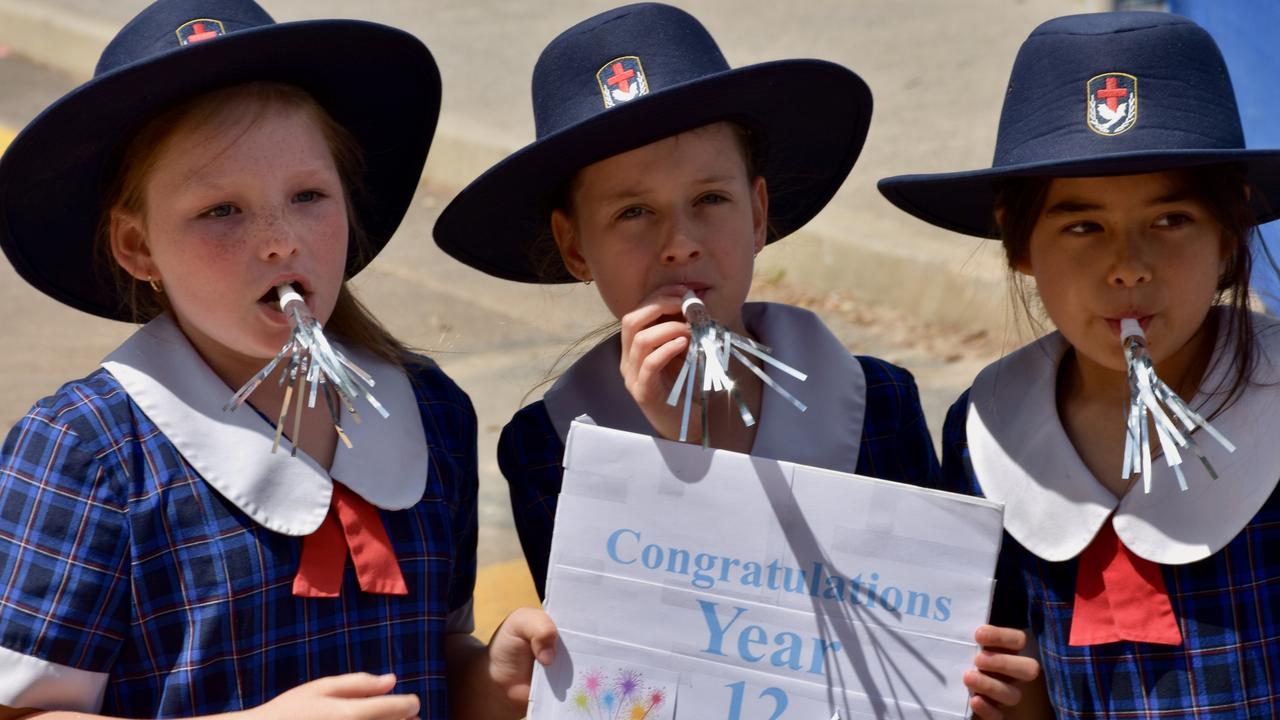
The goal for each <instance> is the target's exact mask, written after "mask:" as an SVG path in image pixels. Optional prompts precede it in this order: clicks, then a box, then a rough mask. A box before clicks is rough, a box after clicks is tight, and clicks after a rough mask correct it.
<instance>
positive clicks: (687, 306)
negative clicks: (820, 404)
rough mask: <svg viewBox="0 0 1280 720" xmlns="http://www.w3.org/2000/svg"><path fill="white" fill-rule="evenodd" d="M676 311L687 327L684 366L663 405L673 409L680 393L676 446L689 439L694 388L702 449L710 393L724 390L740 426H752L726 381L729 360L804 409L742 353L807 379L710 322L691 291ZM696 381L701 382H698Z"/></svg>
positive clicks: (754, 344)
mask: <svg viewBox="0 0 1280 720" xmlns="http://www.w3.org/2000/svg"><path fill="white" fill-rule="evenodd" d="M680 309H681V311H682V312H683V313H684V318H685V320H686V321H688V323H689V335H690V339H689V351H688V352H687V353H685V357H684V366H683V367H681V368H680V374H679V375H677V376H676V382H675V385H674V386H673V387H672V388H671V394H670V395H668V396H667V404H668V405H670V406H672V407H675V404H676V403H677V402H679V399H680V394H681V390H682V389H683V391H684V412H683V414H682V415H681V417H680V442H687V441H688V439H689V412H690V410H691V409H692V408H693V388H694V385H695V384H700V385H701V395H700V403H699V404H700V405H701V411H702V447H707V435H708V434H709V433H708V432H707V396H708V395H709V394H710V393H712V392H719V391H722V390H728V391H729V397H731V398H733V401H734V403H735V404H736V405H737V406H738V413H739V414H740V415H741V416H742V422H743V424H744V425H746V426H747V427H751V426H752V425H755V424H756V419H755V417H753V416H752V415H751V410H749V409H748V408H747V404H746V403H745V402H743V400H742V396H741V395H739V394H738V390H737V388H735V387H734V386H733V380H732V379H731V378H730V377H729V359H730V358H737V360H738V362H740V363H742V364H743V365H745V366H746V367H747V369H748V370H750V371H751V372H752V373H754V374H755V376H756V377H758V378H760V380H761V381H762V382H763V383H764V384H765V385H768V386H769V387H770V388H773V390H774V391H776V392H777V393H778V394H779V395H781V396H782V397H784V398H786V399H787V400H789V401H790V402H791V404H792V405H795V406H796V408H797V409H798V410H799V411H800V412H804V411H805V410H806V409H807V408H808V406H806V405H805V404H804V403H802V402H800V401H799V400H798V399H796V397H795V396H793V395H792V394H791V393H789V392H787V391H786V390H785V389H783V387H782V386H781V385H778V384H777V383H775V382H774V381H773V380H772V379H771V378H770V377H769V376H768V375H767V374H766V373H765V372H764V371H763V370H761V369H760V368H759V367H757V366H756V364H755V363H753V362H751V360H750V358H748V357H747V355H745V354H743V353H747V354H750V355H753V356H755V357H757V358H760V359H761V360H762V361H764V362H767V363H769V364H770V365H772V366H774V367H775V368H777V369H779V370H781V371H782V372H785V373H786V374H788V375H790V376H791V377H794V378H796V379H798V380H800V381H802V382H803V381H804V380H805V378H807V377H808V376H807V375H805V374H804V373H802V372H800V371H799V370H796V369H795V368H793V367H791V366H790V365H787V364H786V363H784V362H782V361H780V360H777V359H775V358H774V357H773V355H772V352H773V351H772V350H770V349H769V348H768V347H765V346H764V345H761V344H760V343H757V342H755V341H754V340H752V339H751V338H744V337H742V336H741V335H738V334H737V333H734V332H733V331H731V330H729V329H728V328H726V327H724V326H723V325H721V324H720V323H718V322H716V321H715V320H713V319H712V318H711V313H709V312H707V306H706V305H705V304H704V303H703V302H702V300H701V299H700V298H698V296H697V295H695V294H694V293H693V291H692V290H690V291H687V292H685V294H684V302H683V303H682V304H681V306H680ZM699 377H701V382H699V380H698V378H699Z"/></svg>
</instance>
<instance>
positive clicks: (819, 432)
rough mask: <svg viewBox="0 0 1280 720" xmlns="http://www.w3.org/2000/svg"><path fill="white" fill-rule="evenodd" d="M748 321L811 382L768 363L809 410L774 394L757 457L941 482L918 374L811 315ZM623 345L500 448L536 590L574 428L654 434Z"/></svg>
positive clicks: (768, 313)
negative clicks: (859, 346) (588, 423)
mask: <svg viewBox="0 0 1280 720" xmlns="http://www.w3.org/2000/svg"><path fill="white" fill-rule="evenodd" d="M742 314H743V320H744V322H745V324H746V327H747V330H748V331H749V332H750V333H751V335H752V336H753V337H755V338H756V339H757V340H758V341H759V342H761V343H763V344H765V345H767V346H769V347H770V348H772V350H773V354H774V356H775V357H777V358H778V359H779V360H781V361H782V362H784V363H786V364H788V365H790V366H792V367H794V368H797V369H799V370H801V371H803V372H805V373H807V374H808V376H809V378H808V380H807V381H805V382H800V381H797V380H795V379H794V378H792V377H790V376H788V375H786V374H785V373H782V372H780V371H777V370H775V369H773V368H771V367H768V366H766V368H765V371H766V372H767V373H768V375H769V377H770V378H771V379H772V380H774V381H775V382H777V383H778V384H779V385H782V386H783V387H785V388H786V389H787V391H788V392H790V393H791V394H792V395H794V396H796V397H797V398H799V399H800V400H801V401H802V402H804V403H805V404H806V405H808V410H807V411H805V412H803V413H801V412H800V411H799V410H797V409H796V408H795V407H794V406H792V405H791V403H789V402H788V401H787V400H786V399H784V398H782V397H781V396H779V395H778V394H777V393H776V392H774V391H772V390H770V389H769V388H765V389H764V394H763V397H762V399H761V407H760V413H759V417H758V418H757V422H758V423H759V427H758V428H757V430H756V438H755V444H754V445H753V446H752V449H751V454H752V455H755V456H757V457H763V458H770V459H773V460H787V461H791V462H796V463H801V464H804V465H812V466H816V467H822V468H829V469H833V470H839V471H843V472H851V473H857V474H859V475H868V476H871V477H877V478H884V479H888V480H896V481H900V482H905V483H910V484H912V485H919V486H924V487H934V486H936V485H937V484H938V483H939V472H940V470H939V466H938V460H937V454H936V453H935V452H934V449H933V441H932V440H931V439H930V436H929V429H928V427H927V425H926V424H925V418H924V411H923V410H922V409H921V407H920V396H919V393H918V391H917V390H916V385H915V380H914V378H912V377H911V374H910V373H908V372H907V371H906V370H904V369H902V368H900V367H896V366H894V365H891V364H889V363H887V362H884V361H883V360H878V359H876V358H872V357H862V356H854V355H852V354H850V353H849V351H848V349H846V348H845V346H844V345H843V344H842V343H841V342H840V341H839V340H838V339H837V338H836V337H835V336H834V335H832V334H831V331H830V330H828V329H827V327H826V325H825V324H824V323H823V322H822V320H821V319H819V318H818V316H817V315H815V314H814V313H812V312H809V311H808V310H804V309H802V308H797V307H793V306H790V305H782V304H777V303H746V304H745V305H744V306H743V309H742ZM621 348H622V345H621V340H620V338H618V337H617V336H615V337H613V338H610V339H609V340H606V341H605V342H603V343H601V344H600V345H598V346H596V347H595V348H593V349H592V350H591V351H589V352H588V353H586V354H585V355H583V356H582V358H580V359H579V360H578V361H577V362H576V363H574V364H573V365H572V366H571V367H570V368H569V369H568V370H567V371H566V372H565V373H564V374H563V375H562V376H560V378H559V379H558V380H557V381H556V383H555V384H554V385H552V387H551V388H550V389H549V390H547V392H546V394H545V395H544V397H543V399H542V400H541V401H539V402H535V403H532V404H530V405H528V406H526V407H524V408H523V409H521V410H520V411H519V412H518V413H516V415H515V416H514V417H513V418H512V419H511V422H509V423H508V424H507V426H506V427H505V428H503V430H502V436H501V438H500V439H499V442H498V464H499V466H500V467H501V469H502V474H503V475H504V476H505V477H506V478H507V483H508V485H509V488H510V491H511V509H512V514H513V515H514V517H515V524H516V530H517V532H518V534H519V536H520V543H521V545H522V546H523V548H524V554H525V558H526V559H527V560H528V562H529V569H530V571H531V572H532V573H533V578H534V583H535V584H536V585H537V588H538V593H539V595H542V594H544V588H545V583H546V576H547V562H548V559H549V557H550V554H551V533H552V528H553V525H554V520H555V513H556V502H557V500H558V498H559V495H560V485H561V482H562V480H563V474H564V468H563V466H562V464H561V462H562V460H563V458H564V441H565V437H566V436H567V434H568V432H569V424H570V423H571V422H572V421H573V419H574V418H576V417H578V416H579V415H589V416H590V417H591V419H592V420H593V421H594V422H596V423H597V424H599V425H602V426H605V427H611V428H617V429H620V430H627V431H629V432H635V433H641V434H645V435H656V434H657V433H656V432H655V431H654V429H653V427H652V426H651V425H650V424H649V422H648V420H647V419H646V418H645V416H644V412H643V411H642V410H641V409H640V407H639V406H638V405H636V403H635V401H634V400H633V399H632V397H631V395H630V393H628V392H627V389H626V387H625V386H624V384H623V381H622V375H621V374H620V373H619V371H618V366H619V362H620V359H621Z"/></svg>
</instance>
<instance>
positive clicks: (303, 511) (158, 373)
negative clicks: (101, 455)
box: [102, 314, 429, 536]
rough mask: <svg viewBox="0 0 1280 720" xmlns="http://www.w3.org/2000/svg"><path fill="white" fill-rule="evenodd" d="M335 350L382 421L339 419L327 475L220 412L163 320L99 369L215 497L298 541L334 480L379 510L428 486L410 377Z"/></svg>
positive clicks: (253, 420) (248, 423) (190, 352)
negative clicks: (343, 437) (346, 441)
mask: <svg viewBox="0 0 1280 720" xmlns="http://www.w3.org/2000/svg"><path fill="white" fill-rule="evenodd" d="M334 345H335V346H338V347H340V349H341V350H342V352H343V353H345V354H346V355H347V356H348V357H350V358H352V360H353V361H354V362H355V363H356V364H358V365H359V366H360V367H362V368H363V369H364V370H365V371H366V372H368V373H369V375H371V376H372V377H373V379H374V381H375V383H376V385H375V387H374V393H375V396H376V397H377V398H378V401H379V402H381V403H382V404H383V405H384V406H385V407H386V409H387V411H388V412H389V413H390V417H389V418H387V419H386V420H384V419H382V417H380V416H379V415H378V414H377V413H376V412H374V411H373V409H372V408H362V411H361V413H360V414H361V417H362V418H363V422H361V423H358V424H357V423H355V422H354V421H353V420H352V419H350V418H349V417H348V419H347V420H346V421H344V423H343V426H342V429H343V430H344V431H345V432H346V433H347V435H348V437H350V438H351V443H352V445H353V448H352V449H350V450H348V449H347V448H346V447H345V446H344V445H342V444H341V443H339V444H338V447H337V451H336V453H335V454H334V457H333V467H332V468H331V469H330V470H329V471H326V470H325V469H324V468H323V467H321V466H320V465H319V464H318V463H317V462H316V461H315V460H313V459H312V458H310V457H309V456H307V455H306V454H305V453H298V456H297V457H291V456H290V455H289V451H290V450H291V449H292V446H291V445H290V443H289V441H288V439H286V438H281V440H280V450H279V451H278V452H276V453H274V454H273V453H272V452H271V445H272V442H273V441H274V439H275V429H274V428H272V426H271V425H270V424H269V423H268V422H267V421H265V420H263V419H262V417H261V416H259V415H258V414H257V413H255V412H254V411H253V409H252V408H249V407H241V408H239V409H237V410H235V411H232V412H226V411H224V410H223V409H222V408H223V406H224V405H226V403H227V400H229V399H230V398H231V395H232V392H233V390H232V389H231V388H229V387H227V384H226V383H224V382H223V381H222V379H221V378H219V377H218V376H217V375H215V374H214V372H213V370H212V369H210V368H209V366H208V365H207V364H206V363H205V361H204V359H203V358H201V357H200V355H199V354H198V353H197V352H196V350H195V348H194V347H192V346H191V343H190V342H189V341H188V340H187V338H186V336H185V335H183V333H182V331H181V330H180V329H179V328H178V326H177V324H176V323H174V322H173V319H172V318H171V317H170V316H169V315H168V314H163V315H160V316H159V317H157V318H156V319H154V320H152V321H151V322H150V323H148V324H146V325H145V326H143V327H141V328H139V329H138V331H137V332H135V333H134V334H133V335H132V336H131V337H130V338H129V339H128V340H126V341H125V342H124V344H123V345H121V346H120V347H119V348H117V349H116V350H115V351H114V352H112V353H111V354H110V355H108V356H107V357H106V359H105V360H103V361H102V366H103V367H104V368H106V369H107V371H108V372H110V373H111V375H112V376H114V377H115V378H116V380H118V381H119V382H120V384H121V385H122V386H123V387H124V389H125V391H126V392H128V393H129V397H130V398H132V399H133V401H134V402H135V403H137V405H138V407H139V408H141V409H142V411H143V412H144V413H146V415H147V417H148V418H150V419H151V421H152V422H154V423H155V424H156V426H157V427H158V428H159V429H160V431H161V432H163V433H164V435H165V437H166V438H168V439H169V441H170V442H172V443H173V445H174V447H176V448H177V449H178V452H179V453H181V454H182V457H183V458H185V459H186V460H187V462H189V463H191V465H192V467H194V468H195V469H196V471H197V472H199V473H200V476H201V477H203V478H204V479H205V481H206V482H208V483H209V484H210V485H212V486H213V487H214V488H215V489H216V490H217V491H218V492H219V493H221V494H222V496H223V497H225V498H227V500H230V501H231V502H232V503H233V504H234V505H235V506H236V507H238V508H240V509H241V510H242V511H244V512H245V514H247V515H248V516H249V517H251V518H253V519H254V521H256V522H257V523H258V524H260V525H262V526H263V527H265V528H268V529H270V530H274V531H275V532H278V533H282V534H285V535H294V536H301V535H309V534H311V533H312V532H314V531H315V529H316V528H318V527H319V526H320V523H321V521H322V520H324V517H325V514H326V513H327V512H328V511H329V501H330V497H331V495H332V493H333V480H338V481H340V482H342V484H343V485H346V486H347V487H349V488H351V490H353V491H354V492H355V493H356V494H358V495H360V497H362V498H364V499H365V500H367V501H369V502H370V503H372V504H373V505H376V506H377V507H379V508H382V509H384V510H403V509H405V508H408V507H411V506H413V505H414V504H415V503H417V502H418V501H419V500H421V499H422V493H423V491H424V490H425V488H426V483H427V468H428V462H429V455H428V453H427V443H426V437H425V435H424V433H423V429H422V417H421V415H419V413H418V407H417V402H416V400H415V396H414V394H413V388H412V387H411V386H410V384H409V378H408V377H407V376H406V375H405V373H404V371H403V370H402V369H400V368H399V367H396V366H394V365H392V364H390V363H388V362H386V361H383V360H381V359H379V358H377V357H375V356H372V355H370V354H368V353H363V352H360V351H357V350H352V349H348V348H346V347H341V346H339V345H338V343H334Z"/></svg>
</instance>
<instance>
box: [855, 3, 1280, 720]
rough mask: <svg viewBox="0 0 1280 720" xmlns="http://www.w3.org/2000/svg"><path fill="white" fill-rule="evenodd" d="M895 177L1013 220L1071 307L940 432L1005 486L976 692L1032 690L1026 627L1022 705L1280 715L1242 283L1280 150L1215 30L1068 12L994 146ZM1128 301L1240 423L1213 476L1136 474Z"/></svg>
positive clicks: (1276, 593)
mask: <svg viewBox="0 0 1280 720" xmlns="http://www.w3.org/2000/svg"><path fill="white" fill-rule="evenodd" d="M880 189H881V191H882V192H883V193H884V195H885V196H886V197H887V198H888V199H889V200H890V201H892V202H893V203H894V204H895V205H897V206H898V207H900V208H902V209H903V210H905V211H907V212H909V213H911V214H913V215H916V216H917V217H919V218H921V219H923V220H925V221H927V222H930V223H933V224H935V225H939V226H941V227H944V228H948V229H952V230H956V231H958V232H962V233H966V234H969V235H975V236H979V237H993V238H999V239H1000V241H1001V242H1002V243H1003V245H1004V248H1005V253H1006V256H1007V259H1008V263H1009V267H1010V269H1011V270H1012V272H1013V277H1015V278H1030V279H1031V280H1033V281H1034V283H1035V288H1036V294H1037V295H1038V299H1039V302H1040V304H1041V305H1042V306H1043V308H1044V311H1045V314H1046V315H1047V316H1048V318H1049V320H1051V321H1052V322H1053V324H1054V325H1055V326H1056V327H1057V331H1056V332H1053V333H1051V334H1049V335H1046V336H1044V337H1042V338H1040V339H1039V340H1037V341H1035V342H1034V343H1031V344H1030V345H1028V346H1026V347H1024V348H1022V349H1021V350H1018V351H1016V352H1014V353H1012V354H1010V355H1008V356H1006V357H1005V358H1003V359H1001V360H999V361H998V362H996V363H995V364H993V365H991V366H990V367H988V368H987V369H985V370H983V371H982V373H981V374H979V376H978V377H977V379H976V380H975V381H974V384H973V386H972V387H971V388H970V389H969V390H968V391H967V392H966V393H965V394H964V395H963V396H961V397H960V399H959V400H958V401H957V402H956V404H955V405H954V406H953V407H952V408H951V411H950V413H949V414H948V416H947V421H946V425H945V428H944V431H943V432H944V443H943V445H944V448H943V475H944V480H945V484H946V485H947V486H948V487H949V488H950V489H953V490H960V491H967V492H972V493H980V494H982V495H985V496H986V497H988V498H991V499H994V500H998V501H1001V502H1003V503H1004V504H1005V516H1004V517H1005V530H1006V532H1007V537H1006V540H1005V545H1004V548H1003V551H1002V554H1001V559H1000V565H999V570H998V571H997V579H998V584H997V588H996V595H997V596H996V604H995V610H994V611H993V618H992V622H994V623H997V624H998V625H1002V626H1007V627H1004V628H994V627H987V628H983V629H982V630H981V631H980V637H979V641H980V642H985V643H986V644H988V645H990V646H991V647H990V648H989V650H991V651H995V652H984V653H981V654H980V655H979V656H978V660H977V667H978V669H979V670H980V672H975V673H971V674H970V676H969V677H968V678H967V679H966V680H967V683H968V684H969V686H970V687H971V689H973V690H974V691H975V692H976V693H978V695H979V696H978V697H975V698H974V702H973V706H974V708H975V710H977V711H978V714H979V715H981V716H983V717H998V716H999V708H998V707H997V706H998V705H1008V704H1012V703H1014V702H1016V701H1017V699H1018V694H1019V689H1018V688H1015V687H1013V686H1012V684H1011V683H1008V682H1006V681H1005V680H1004V679H1002V678H1000V677H998V673H999V672H1000V671H999V668H998V666H997V665H995V664H993V663H998V662H1001V660H1000V658H1002V657H1005V656H1003V655H1002V652H1001V651H1007V650H1009V649H1011V648H1012V649H1016V646H1019V645H1021V644H1022V642H1023V636H1022V633H1020V632H1018V629H1024V630H1025V631H1026V633H1027V635H1029V636H1030V640H1031V642H1030V645H1031V650H1030V651H1029V654H1034V652H1035V649H1036V648H1037V647H1038V652H1039V657H1040V660H1041V662H1042V663H1043V667H1044V681H1045V684H1046V685H1047V693H1046V692H1045V687H1044V686H1041V687H1038V688H1037V687H1031V688H1030V690H1031V692H1030V693H1029V694H1028V695H1027V696H1025V697H1024V703H1023V704H1024V706H1030V707H1023V708H1019V710H1023V709H1025V710H1027V711H1028V712H1032V711H1033V710H1037V709H1038V710H1040V711H1041V712H1042V713H1047V712H1049V710H1048V708H1047V707H1044V706H1045V705H1046V702H1048V701H1051V704H1052V707H1053V708H1054V709H1056V711H1057V713H1058V716H1059V717H1072V718H1118V717H1151V718H1154V717H1160V718H1193V717H1194V718H1208V717H1212V718H1259V717H1280V705H1278V704H1277V698H1278V697H1280V616H1278V615H1277V614H1276V609H1277V608H1280V553H1277V552H1275V548H1276V547H1277V545H1278V543H1280V492H1277V481H1278V479H1280V443H1277V442H1276V441H1275V439H1274V438H1273V437H1272V431H1273V429H1274V427H1275V425H1276V422H1277V420H1280V416H1278V415H1277V408H1280V325H1277V323H1276V322H1275V321H1274V320H1273V319H1271V318H1269V317H1266V316H1263V315H1259V314H1255V313H1253V312H1252V311H1251V309H1250V306H1249V275H1250V266H1251V259H1252V257H1253V255H1252V254H1253V253H1254V252H1255V251H1256V250H1258V248H1257V247H1256V246H1255V245H1254V238H1255V237H1256V236H1257V235H1256V232H1255V228H1256V226H1257V224H1259V223H1261V222H1266V221H1269V220H1271V219H1274V218H1275V217H1276V213H1275V209H1276V208H1280V150H1248V149H1245V148H1244V138H1243V134H1242V132H1241V127H1240V118H1239V114H1238V111H1237V109H1236V102H1235V96H1234V94H1233V91H1232V88H1231V82H1230V78H1229V76H1228V74H1227V69H1226V67H1225V65H1224V63H1223V60H1222V56H1221V54H1220V53H1219V51H1218V48H1217V46H1216V44H1215V43H1214V42H1213V40H1212V39H1211V38H1210V37H1209V35H1208V34H1207V33H1206V32H1205V31H1204V30H1203V29H1201V28H1200V27H1199V26H1197V25H1195V24H1194V23H1192V22H1190V21H1189V20H1186V19H1184V18H1180V17H1177V16H1174V15H1166V14H1159V13H1110V14H1098V15H1079V16H1071V17H1064V18H1058V19H1056V20H1051V21H1049V22H1047V23H1045V24H1043V25H1041V26H1040V27H1039V28H1038V29H1037V30H1036V31H1035V32H1033V33H1032V35H1031V36H1030V38H1028V40H1027V41H1026V42H1025V43H1024V44H1023V46H1022V49H1021V51H1020V52H1019V54H1018V57H1017V60H1016V61H1015V64H1014V67H1013V72H1012V77H1011V79H1010V82H1009V89H1008V94H1007V96H1006V100H1005V104H1004V110H1003V113H1002V115H1001V119H1000V128H999V134H998V136H997V141H996V152H995V162H994V163H993V167H991V168H989V169H985V170H978V171H973V172H960V173H948V174H940V175H913V176H902V177H895V178H889V179H886V180H883V181H881V184H880ZM1024 297H1025V296H1024ZM1126 319H1134V320H1137V321H1138V323H1139V325H1140V326H1141V328H1142V329H1143V331H1144V332H1145V334H1146V337H1147V340H1148V342H1149V348H1150V353H1151V356H1152V359H1153V360H1154V362H1155V366H1156V369H1157V371H1158V374H1159V376H1160V377H1161V378H1163V379H1164V380H1165V381H1166V382H1168V383H1169V384H1170V385H1171V386H1173V388H1174V389H1175V390H1176V391H1177V392H1178V394H1179V395H1181V396H1182V397H1184V398H1188V399H1189V404H1190V405H1191V406H1192V407H1193V408H1197V409H1198V410H1199V412H1200V414H1202V415H1204V416H1206V417H1209V418H1210V420H1211V422H1212V424H1213V426H1214V427H1215V428H1216V429H1217V430H1218V431H1220V432H1221V433H1222V434H1223V435H1225V436H1226V437H1227V438H1229V439H1230V440H1231V441H1232V442H1233V443H1234V444H1235V446H1236V449H1235V452H1234V453H1230V452H1228V451H1227V450H1226V449H1225V448H1223V447H1220V446H1219V445H1218V444H1217V443H1215V442H1213V441H1206V440H1202V441H1201V442H1200V443H1199V445H1200V448H1201V450H1202V451H1204V452H1205V454H1206V455H1207V458H1208V460H1209V462H1210V463H1211V464H1212V466H1213V467H1214V468H1215V469H1216V470H1217V473H1218V475H1219V477H1218V478H1217V479H1213V478H1211V477H1210V475H1209V474H1208V471H1207V470H1206V469H1205V468H1203V467H1201V466H1200V464H1199V463H1195V462H1189V463H1184V464H1183V465H1182V466H1181V467H1182V468H1183V472H1184V473H1185V475H1186V482H1187V489H1186V490H1185V491H1183V490H1180V489H1179V486H1178V483H1177V482H1176V480H1175V478H1174V475H1173V472H1172V471H1171V470H1170V469H1169V467H1168V466H1167V465H1166V464H1165V463H1163V462H1157V463H1156V464H1155V465H1154V468H1153V471H1152V473H1151V477H1150V480H1151V488H1150V491H1149V492H1147V491H1145V490H1144V488H1143V487H1142V486H1141V484H1138V485H1137V486H1136V487H1135V486H1134V485H1133V483H1132V478H1129V477H1121V476H1122V473H1121V472H1119V470H1120V469H1121V467H1122V459H1123V456H1124V452H1125V435H1126V427H1125V425H1126V421H1125V415H1126V408H1127V406H1128V404H1129V402H1130V389H1129V382H1128V379H1127V375H1126V361H1125V358H1124V355H1123V354H1122V350H1121V342H1120V325H1121V321H1122V320H1126ZM1201 434H1203V433H1197V434H1196V435H1197V436H1199V435H1201Z"/></svg>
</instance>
